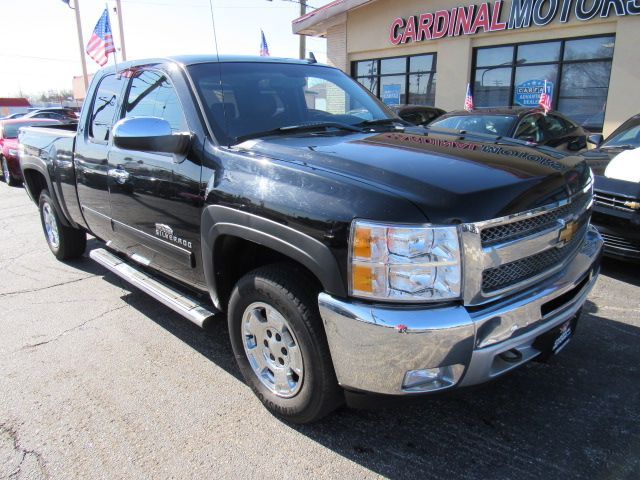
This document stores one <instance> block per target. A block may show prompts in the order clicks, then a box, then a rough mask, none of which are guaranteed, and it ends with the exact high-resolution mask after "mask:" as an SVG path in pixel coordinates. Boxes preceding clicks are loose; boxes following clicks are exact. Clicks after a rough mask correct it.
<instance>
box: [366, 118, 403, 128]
mask: <svg viewBox="0 0 640 480" xmlns="http://www.w3.org/2000/svg"><path fill="white" fill-rule="evenodd" d="M396 123H399V124H400V125H402V126H403V127H406V126H409V125H411V124H410V123H409V122H407V121H405V120H402V119H401V118H376V119H373V120H365V121H363V122H360V123H357V124H356V125H361V126H367V127H371V126H373V125H391V124H396Z"/></svg>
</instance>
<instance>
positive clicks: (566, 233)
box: [558, 220, 580, 245]
mask: <svg viewBox="0 0 640 480" xmlns="http://www.w3.org/2000/svg"><path fill="white" fill-rule="evenodd" d="M579 228H580V225H579V223H578V221H577V220H574V221H572V222H567V223H566V224H565V226H564V227H563V228H562V230H560V235H559V236H558V242H559V243H560V244H561V245H565V244H566V243H568V242H570V241H571V239H572V238H573V237H575V235H576V233H578V229H579Z"/></svg>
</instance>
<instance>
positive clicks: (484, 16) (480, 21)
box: [471, 3, 491, 33]
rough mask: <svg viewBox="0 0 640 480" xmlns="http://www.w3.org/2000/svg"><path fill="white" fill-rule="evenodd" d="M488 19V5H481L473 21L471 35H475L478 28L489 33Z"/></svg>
mask: <svg viewBox="0 0 640 480" xmlns="http://www.w3.org/2000/svg"><path fill="white" fill-rule="evenodd" d="M489 18H490V15H489V5H488V4H487V3H481V4H480V6H479V7H478V14H477V15H476V18H475V19H474V20H473V26H472V27H471V33H476V32H477V31H478V29H479V28H480V27H482V29H483V30H484V31H485V32H490V31H491V30H489Z"/></svg>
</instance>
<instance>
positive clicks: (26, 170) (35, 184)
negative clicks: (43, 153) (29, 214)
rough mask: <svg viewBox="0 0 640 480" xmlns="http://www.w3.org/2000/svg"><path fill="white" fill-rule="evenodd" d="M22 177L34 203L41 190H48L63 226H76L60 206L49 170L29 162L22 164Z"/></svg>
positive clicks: (36, 202)
mask: <svg viewBox="0 0 640 480" xmlns="http://www.w3.org/2000/svg"><path fill="white" fill-rule="evenodd" d="M22 177H23V180H24V185H25V189H26V190H27V193H28V194H29V197H31V200H33V202H34V203H35V204H36V205H37V204H38V201H39V199H40V192H42V190H47V191H48V192H49V196H50V197H51V200H52V204H53V208H55V209H56V213H57V214H58V218H59V219H60V222H61V223H62V224H63V225H64V226H65V227H71V228H78V226H77V225H73V224H72V223H71V222H70V221H69V219H68V218H67V215H66V214H65V212H64V210H63V209H62V207H61V206H60V202H59V200H58V197H57V194H56V190H55V189H54V188H53V184H52V182H51V178H50V176H49V172H48V170H47V169H46V168H44V167H41V166H40V165H38V164H35V163H30V164H28V165H26V166H23V169H22Z"/></svg>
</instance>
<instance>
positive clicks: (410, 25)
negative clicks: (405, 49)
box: [402, 16, 416, 43]
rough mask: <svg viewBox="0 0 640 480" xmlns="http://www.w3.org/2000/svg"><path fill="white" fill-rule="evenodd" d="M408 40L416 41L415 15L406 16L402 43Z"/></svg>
mask: <svg viewBox="0 0 640 480" xmlns="http://www.w3.org/2000/svg"><path fill="white" fill-rule="evenodd" d="M409 40H412V41H414V42H415V41H416V17H413V16H411V17H409V18H407V26H406V27H405V28H404V35H403V36H402V43H407V42H408V41H409Z"/></svg>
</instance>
